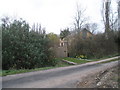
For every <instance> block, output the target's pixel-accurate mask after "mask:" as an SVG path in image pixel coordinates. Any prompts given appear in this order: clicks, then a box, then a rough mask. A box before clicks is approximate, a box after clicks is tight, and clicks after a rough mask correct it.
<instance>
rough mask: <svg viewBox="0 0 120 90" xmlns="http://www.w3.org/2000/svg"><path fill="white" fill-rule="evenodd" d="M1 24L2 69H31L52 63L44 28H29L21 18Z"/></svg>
mask: <svg viewBox="0 0 120 90" xmlns="http://www.w3.org/2000/svg"><path fill="white" fill-rule="evenodd" d="M2 21H3V24H2V69H31V68H36V67H43V66H51V65H54V64H55V63H54V61H53V60H54V59H53V57H52V55H51V54H52V52H51V51H50V49H49V48H50V45H49V42H50V41H49V39H48V37H47V36H46V33H45V30H41V31H40V32H41V33H39V32H37V31H33V30H30V28H29V24H27V23H26V22H25V21H23V20H14V21H13V22H10V21H9V20H8V21H9V22H8V21H7V20H6V19H3V20H2Z"/></svg>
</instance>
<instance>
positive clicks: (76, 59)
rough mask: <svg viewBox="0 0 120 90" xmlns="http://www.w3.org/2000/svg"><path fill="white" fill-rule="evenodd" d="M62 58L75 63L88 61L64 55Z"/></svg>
mask: <svg viewBox="0 0 120 90" xmlns="http://www.w3.org/2000/svg"><path fill="white" fill-rule="evenodd" d="M63 59H64V60H67V61H70V62H74V63H77V64H83V63H87V62H90V61H87V60H83V59H78V58H70V57H66V58H63Z"/></svg>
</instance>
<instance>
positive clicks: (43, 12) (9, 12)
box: [0, 0, 117, 34]
mask: <svg viewBox="0 0 120 90" xmlns="http://www.w3.org/2000/svg"><path fill="white" fill-rule="evenodd" d="M101 1H102V0H0V17H3V16H11V17H15V18H23V19H24V20H26V21H27V22H29V23H30V25H32V24H33V23H41V25H42V27H45V28H46V30H47V32H54V33H56V34H59V33H60V29H64V28H67V27H72V26H73V22H74V19H73V18H74V16H75V12H76V4H77V3H79V4H80V5H81V7H82V8H86V12H85V15H86V17H89V22H96V23H99V24H100V23H101V13H100V8H101ZM114 1H115V0H114ZM112 4H113V7H114V8H116V6H117V5H116V3H115V2H112Z"/></svg>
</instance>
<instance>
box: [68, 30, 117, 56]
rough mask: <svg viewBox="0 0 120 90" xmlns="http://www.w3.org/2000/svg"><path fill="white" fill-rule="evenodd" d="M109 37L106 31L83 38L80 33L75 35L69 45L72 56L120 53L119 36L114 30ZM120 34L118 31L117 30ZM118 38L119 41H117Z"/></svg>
mask: <svg viewBox="0 0 120 90" xmlns="http://www.w3.org/2000/svg"><path fill="white" fill-rule="evenodd" d="M111 32H112V33H111V35H110V36H109V38H108V39H106V38H105V35H104V33H101V34H96V35H94V36H93V38H86V39H82V38H81V37H80V36H79V35H75V36H74V38H75V39H73V40H72V42H71V44H70V46H69V53H70V56H72V57H75V56H78V55H85V56H87V57H88V58H102V57H105V56H109V55H114V54H117V53H118V44H117V43H116V42H118V37H116V34H115V32H114V31H111ZM116 33H117V34H118V32H116ZM115 38H116V39H115ZM116 40H117V41H116Z"/></svg>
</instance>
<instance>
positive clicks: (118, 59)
mask: <svg viewBox="0 0 120 90" xmlns="http://www.w3.org/2000/svg"><path fill="white" fill-rule="evenodd" d="M113 61H120V58H117V59H112V60H110V61H104V62H100V63H97V64H103V63H109V62H113Z"/></svg>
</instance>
